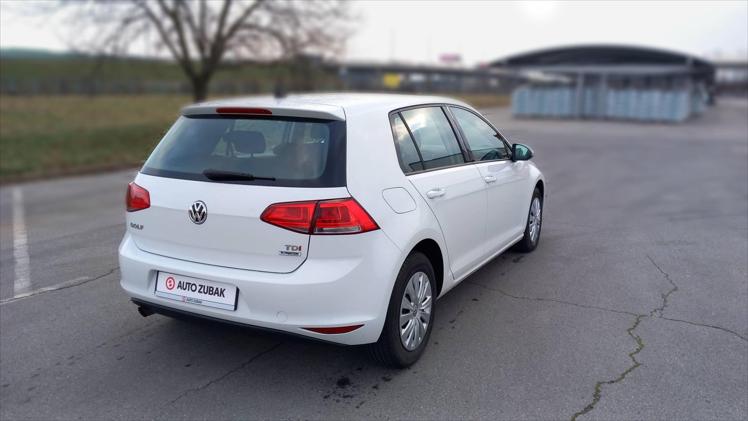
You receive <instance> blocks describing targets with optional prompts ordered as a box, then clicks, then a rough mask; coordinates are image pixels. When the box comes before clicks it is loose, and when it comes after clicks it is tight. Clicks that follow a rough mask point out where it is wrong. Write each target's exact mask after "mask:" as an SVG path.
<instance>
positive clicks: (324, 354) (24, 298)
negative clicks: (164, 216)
mask: <svg viewBox="0 0 748 421" xmlns="http://www.w3.org/2000/svg"><path fill="white" fill-rule="evenodd" d="M486 114H487V116H488V117H489V118H490V119H491V120H492V121H493V122H494V123H496V125H497V126H498V127H500V128H501V129H502V130H503V131H504V133H505V134H507V135H508V136H509V138H510V139H512V140H515V141H521V142H523V143H527V144H529V145H531V146H532V147H533V148H534V150H535V152H536V158H535V161H536V162H537V163H538V165H539V166H540V167H541V169H542V170H543V171H544V172H545V174H546V176H547V179H548V186H547V190H548V191H549V198H548V201H547V203H546V209H545V211H546V212H545V215H544V226H543V233H542V236H541V242H540V246H539V247H538V249H537V250H536V251H535V252H533V253H531V254H527V255H522V254H515V253H506V254H505V255H502V256H500V257H498V258H497V259H495V260H494V261H492V262H491V263H489V264H488V265H486V266H485V267H484V268H482V269H481V270H479V271H478V272H476V273H475V274H474V275H472V276H470V277H469V278H467V279H466V280H465V281H464V282H463V283H462V284H461V285H460V286H458V287H457V288H455V289H454V290H452V291H451V292H450V293H449V294H447V295H446V296H445V297H444V298H442V299H441V300H439V301H438V303H437V319H436V321H435V325H434V332H433V334H432V336H431V341H430V344H429V348H428V350H427V352H426V353H425V354H424V356H423V358H422V359H421V361H419V362H418V363H417V364H415V365H414V366H413V367H411V368H410V369H407V370H393V369H388V368H382V367H380V366H377V365H375V364H373V363H372V362H371V361H370V360H369V359H368V358H367V356H366V354H365V353H364V352H362V350H361V349H359V348H355V347H342V346H335V345H327V344H323V343H317V342H311V341H306V340H303V339H298V338H292V337H287V336H283V335H279V334H271V333H264V332H258V331H255V330H248V329H241V328H236V327H229V326H223V325H216V324H210V323H204V322H199V323H198V322H187V321H180V320H173V319H169V318H166V317H163V316H159V315H154V316H151V317H148V318H142V317H141V316H140V315H139V314H138V313H137V312H136V311H135V306H134V305H132V304H131V303H130V302H129V300H128V298H127V297H126V296H125V294H124V293H123V292H122V291H121V290H120V288H119V272H118V267H117V258H116V248H117V245H118V243H119V240H120V239H121V236H122V234H123V232H124V224H123V220H124V210H123V198H124V192H125V186H126V183H127V182H128V181H130V180H131V178H132V177H133V174H134V172H133V171H124V172H118V173H111V174H102V175H95V176H84V177H72V178H65V179H59V180H51V181H43V182H34V183H26V184H19V185H8V186H3V187H2V188H0V419H3V420H14V419H35V420H37V419H128V420H129V419H155V418H159V419H206V418H207V419H229V418H252V419H254V418H270V419H297V418H312V419H353V418H396V419H511V420H524V419H566V420H569V419H572V418H574V417H577V419H580V420H585V419H693V420H705V419H715V420H717V419H719V420H728V419H734V420H744V419H746V418H748V103H746V102H745V101H737V100H733V101H724V102H721V103H720V104H719V105H717V106H716V107H714V108H711V109H709V110H708V111H707V113H706V114H705V115H703V116H701V117H699V118H696V119H693V120H691V121H688V122H686V123H684V124H680V125H663V124H635V123H623V122H592V121H535V120H516V119H512V118H511V117H510V115H509V113H508V111H507V110H506V109H491V110H486Z"/></svg>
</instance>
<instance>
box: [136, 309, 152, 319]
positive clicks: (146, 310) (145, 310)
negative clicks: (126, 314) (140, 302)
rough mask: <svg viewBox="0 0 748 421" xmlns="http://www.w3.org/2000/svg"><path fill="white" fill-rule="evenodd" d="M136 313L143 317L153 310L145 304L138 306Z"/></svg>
mask: <svg viewBox="0 0 748 421" xmlns="http://www.w3.org/2000/svg"><path fill="white" fill-rule="evenodd" d="M138 313H140V315H141V316H143V317H148V316H150V315H151V314H153V310H151V309H150V308H148V307H145V306H138Z"/></svg>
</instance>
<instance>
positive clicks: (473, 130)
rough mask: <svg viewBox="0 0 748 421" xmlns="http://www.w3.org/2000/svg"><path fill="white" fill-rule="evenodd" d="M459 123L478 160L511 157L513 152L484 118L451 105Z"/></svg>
mask: <svg viewBox="0 0 748 421" xmlns="http://www.w3.org/2000/svg"><path fill="white" fill-rule="evenodd" d="M450 110H451V111H452V115H454V117H455V120H457V124H458V125H459V126H460V129H462V133H463V134H464V135H465V136H464V137H465V141H466V142H467V145H468V147H469V148H470V151H471V152H472V153H473V156H474V157H475V159H476V160H478V161H490V160H495V159H509V158H510V156H511V153H510V152H509V148H507V147H506V144H504V142H503V141H502V140H501V139H500V138H499V134H498V133H497V132H496V130H494V129H493V128H492V127H491V126H489V125H488V123H486V122H485V121H483V119H481V118H480V117H478V116H477V115H475V114H473V113H471V112H470V111H468V110H465V109H462V108H456V107H450Z"/></svg>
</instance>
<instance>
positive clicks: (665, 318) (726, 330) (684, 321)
mask: <svg viewBox="0 0 748 421" xmlns="http://www.w3.org/2000/svg"><path fill="white" fill-rule="evenodd" d="M660 318H661V319H662V320H668V321H671V322H679V323H686V324H689V325H693V326H700V327H708V328H711V329H717V330H721V331H723V332H725V333H729V334H732V335H735V336H737V337H738V338H740V339H742V340H744V341H746V342H748V338H746V337H745V336H743V335H741V334H739V333H738V332H735V331H734V330H730V329H728V328H726V327H722V326H716V325H710V324H707V323H698V322H691V321H688V320H682V319H672V318H670V317H664V316H660Z"/></svg>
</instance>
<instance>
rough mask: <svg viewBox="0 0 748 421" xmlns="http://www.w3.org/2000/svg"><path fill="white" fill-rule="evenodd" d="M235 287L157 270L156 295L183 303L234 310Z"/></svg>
mask: <svg viewBox="0 0 748 421" xmlns="http://www.w3.org/2000/svg"><path fill="white" fill-rule="evenodd" d="M236 294H237V288H236V287H235V286H234V285H229V284H224V283H221V282H214V281H207V280H205V279H197V278H191V277H189V276H183V275H175V274H173V273H166V272H159V273H158V278H157V279H156V296H158V297H162V298H168V299H170V300H176V301H181V302H183V303H191V304H197V305H201V306H207V307H214V308H220V309H224V310H236Z"/></svg>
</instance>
